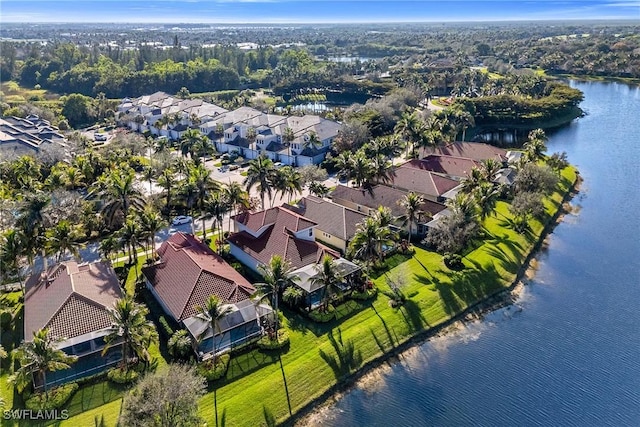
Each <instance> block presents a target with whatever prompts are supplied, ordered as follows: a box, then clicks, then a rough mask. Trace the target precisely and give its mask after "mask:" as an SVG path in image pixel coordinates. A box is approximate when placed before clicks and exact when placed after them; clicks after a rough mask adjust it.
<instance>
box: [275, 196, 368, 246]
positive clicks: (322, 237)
mask: <svg viewBox="0 0 640 427" xmlns="http://www.w3.org/2000/svg"><path fill="white" fill-rule="evenodd" d="M285 208H288V209H291V210H292V211H294V212H296V213H297V214H299V215H302V216H304V217H305V218H308V219H310V220H311V221H314V222H315V223H316V224H317V226H316V227H314V228H313V236H314V238H315V239H316V240H317V241H320V242H322V243H324V244H326V245H328V246H330V247H333V248H336V249H339V250H340V251H341V252H342V253H343V254H344V253H346V251H347V246H348V245H349V242H350V241H351V239H352V238H353V236H354V235H355V234H356V228H357V226H358V224H359V223H361V222H362V220H363V219H364V218H365V217H366V214H364V213H362V212H358V211H355V210H353V209H349V208H347V207H345V206H342V205H339V204H337V203H333V202H330V201H328V200H324V199H321V198H319V197H316V196H311V195H310V196H307V197H303V198H302V199H300V201H299V202H298V204H297V205H296V206H290V207H289V206H287V205H285Z"/></svg>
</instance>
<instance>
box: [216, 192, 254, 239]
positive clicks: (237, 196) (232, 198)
mask: <svg viewBox="0 0 640 427" xmlns="http://www.w3.org/2000/svg"><path fill="white" fill-rule="evenodd" d="M224 198H225V200H226V202H227V204H228V205H229V207H230V208H231V215H229V232H231V216H232V215H235V214H237V213H238V208H239V207H241V208H248V207H249V193H247V192H246V191H245V190H244V189H243V188H242V185H240V183H238V182H229V184H227V185H226V186H225V188H224ZM220 228H222V224H220Z"/></svg>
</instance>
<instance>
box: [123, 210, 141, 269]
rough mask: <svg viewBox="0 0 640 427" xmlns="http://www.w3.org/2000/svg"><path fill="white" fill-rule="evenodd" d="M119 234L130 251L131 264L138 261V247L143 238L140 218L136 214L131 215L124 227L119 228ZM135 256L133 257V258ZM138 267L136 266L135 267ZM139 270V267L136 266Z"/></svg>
mask: <svg viewBox="0 0 640 427" xmlns="http://www.w3.org/2000/svg"><path fill="white" fill-rule="evenodd" d="M117 235H118V237H119V238H120V239H122V242H123V243H124V244H125V245H126V247H127V252H128V253H129V264H137V263H138V252H137V247H138V246H139V245H140V243H141V240H142V228H141V227H140V223H139V222H138V218H137V217H136V216H134V215H129V216H128V217H127V218H126V219H125V221H124V224H123V225H122V228H121V229H120V230H118V232H117ZM132 257H133V259H132ZM134 268H136V267H134ZM136 271H137V268H136Z"/></svg>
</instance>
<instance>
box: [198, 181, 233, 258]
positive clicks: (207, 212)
mask: <svg viewBox="0 0 640 427" xmlns="http://www.w3.org/2000/svg"><path fill="white" fill-rule="evenodd" d="M229 208H230V205H229V203H228V201H227V199H226V196H225V194H224V193H223V192H222V191H216V192H214V193H211V194H210V195H209V197H207V199H206V200H205V206H204V212H203V215H202V217H203V219H204V218H206V219H209V218H213V224H212V226H211V231H212V232H213V229H214V227H215V226H217V227H219V229H220V238H219V240H220V241H221V242H222V227H223V218H224V214H225V213H226V212H228V211H229ZM202 226H203V232H202V233H203V234H202V238H203V240H205V241H206V239H207V231H206V227H205V226H204V220H203V224H202ZM217 249H218V252H220V251H221V250H222V248H221V247H218V248H217Z"/></svg>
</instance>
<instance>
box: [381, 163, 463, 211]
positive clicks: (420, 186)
mask: <svg viewBox="0 0 640 427" xmlns="http://www.w3.org/2000/svg"><path fill="white" fill-rule="evenodd" d="M388 185H389V186H390V187H394V188H398V189H401V190H404V191H413V192H415V193H419V194H421V195H422V196H423V197H424V198H425V199H428V200H431V201H433V202H440V203H442V202H443V201H444V197H443V195H444V194H445V193H447V192H448V191H449V190H451V189H453V188H455V187H457V186H458V185H460V182H458V181H456V180H455V179H451V178H448V177H445V176H442V175H438V174H436V173H433V172H431V171H428V170H425V169H420V168H415V167H412V166H410V165H406V164H404V165H400V166H399V167H397V168H395V169H394V171H393V174H392V175H391V181H390V182H389V183H388Z"/></svg>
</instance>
